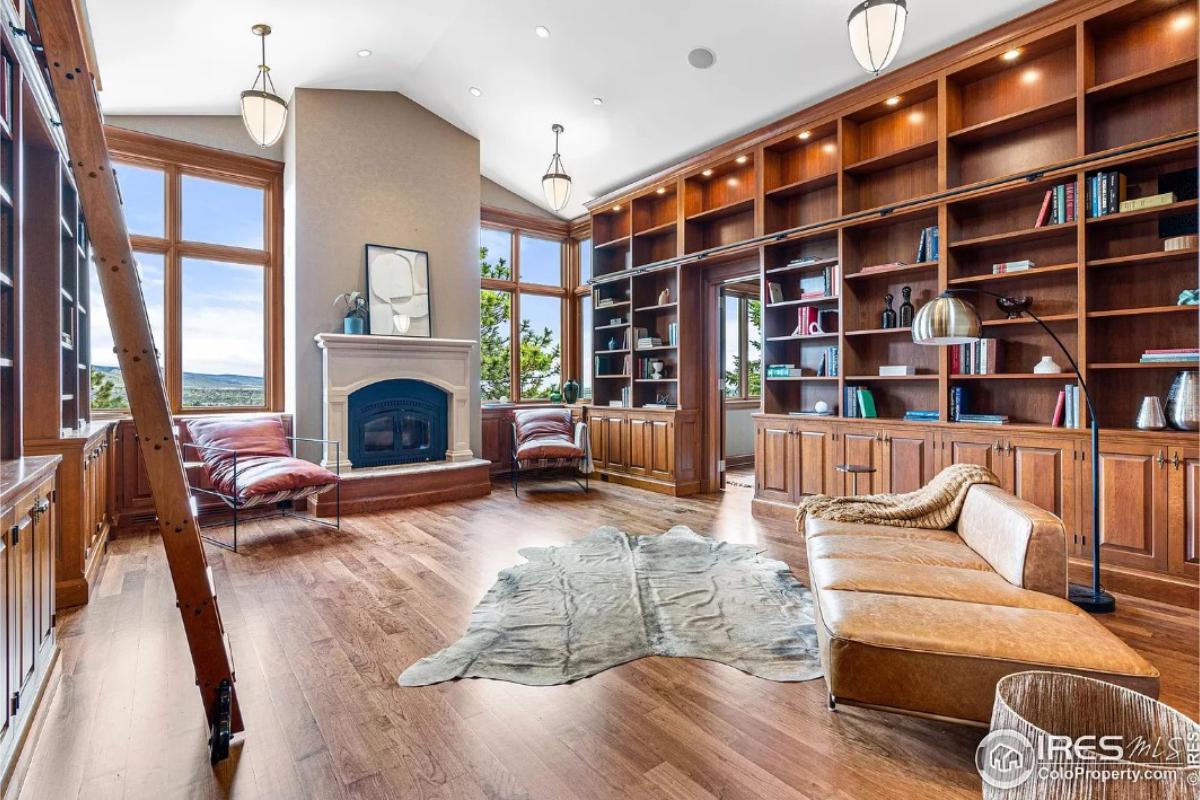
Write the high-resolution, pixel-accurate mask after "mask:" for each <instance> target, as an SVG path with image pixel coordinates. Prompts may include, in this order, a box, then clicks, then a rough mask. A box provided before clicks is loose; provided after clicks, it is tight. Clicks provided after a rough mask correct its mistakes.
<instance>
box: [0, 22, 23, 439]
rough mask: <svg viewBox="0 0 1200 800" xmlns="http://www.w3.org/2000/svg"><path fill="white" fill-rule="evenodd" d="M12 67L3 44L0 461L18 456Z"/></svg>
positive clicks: (0, 63) (14, 75) (16, 100)
mask: <svg viewBox="0 0 1200 800" xmlns="http://www.w3.org/2000/svg"><path fill="white" fill-rule="evenodd" d="M16 70H17V66H16V58H15V56H14V55H13V54H12V53H11V52H10V51H9V50H8V48H7V44H5V45H4V46H3V47H2V48H0V458H3V459H9V458H16V457H18V456H20V455H21V415H20V414H21V412H20V407H21V397H20V390H19V387H20V375H19V373H18V370H19V368H20V348H21V329H20V325H19V316H20V314H19V312H20V295H19V293H18V292H19V289H18V284H19V282H20V278H19V276H18V275H17V240H16V233H17V208H18V206H17V199H18V192H17V190H16V187H17V185H18V183H17V179H16V174H17V173H16V170H17V143H16V140H15V138H14V131H16V130H17V129H18V126H19V119H18V106H19V93H18V91H17V72H16Z"/></svg>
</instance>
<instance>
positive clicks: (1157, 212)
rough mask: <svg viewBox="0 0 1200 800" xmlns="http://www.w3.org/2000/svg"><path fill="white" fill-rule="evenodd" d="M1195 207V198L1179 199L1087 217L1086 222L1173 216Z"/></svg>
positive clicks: (1115, 221) (1103, 223)
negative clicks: (1133, 209)
mask: <svg viewBox="0 0 1200 800" xmlns="http://www.w3.org/2000/svg"><path fill="white" fill-rule="evenodd" d="M1195 208H1196V201H1195V200H1181V201H1179V202H1178V203H1168V204H1167V205H1163V206H1154V207H1153V208H1139V209H1138V210H1137V211H1121V212H1118V213H1116V214H1105V215H1104V216H1102V217H1088V220H1087V224H1088V226H1089V227H1091V226H1094V225H1112V224H1115V223H1120V222H1133V221H1141V220H1145V219H1158V218H1159V217H1171V216H1175V215H1178V214H1180V213H1181V212H1184V211H1188V210H1193V209H1195Z"/></svg>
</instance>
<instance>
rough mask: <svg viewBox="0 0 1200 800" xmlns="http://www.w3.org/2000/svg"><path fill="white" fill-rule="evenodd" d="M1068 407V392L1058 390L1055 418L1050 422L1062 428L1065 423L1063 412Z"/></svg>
mask: <svg viewBox="0 0 1200 800" xmlns="http://www.w3.org/2000/svg"><path fill="white" fill-rule="evenodd" d="M1066 408H1067V393H1066V392H1064V391H1063V390H1061V389H1060V390H1059V392H1058V400H1057V401H1056V402H1055V403H1054V419H1053V420H1051V421H1050V424H1051V425H1053V426H1054V427H1056V428H1061V427H1062V424H1063V412H1064V411H1066Z"/></svg>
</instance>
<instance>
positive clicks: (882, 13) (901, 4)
mask: <svg viewBox="0 0 1200 800" xmlns="http://www.w3.org/2000/svg"><path fill="white" fill-rule="evenodd" d="M907 19H908V3H907V2H905V0H863V2H861V3H859V4H858V5H856V6H854V8H853V9H851V10H850V19H849V20H847V21H846V25H847V27H848V28H849V29H850V49H851V50H853V51H854V57H855V58H857V59H858V63H859V64H861V65H862V68H863V69H865V70H866V71H867V72H870V73H873V74H875V75H878V74H879V73H880V72H882V71H883V70H885V69H887V66H888V64H891V63H892V59H894V58H895V57H896V53H897V52H899V50H900V41H901V40H902V39H903V38H904V23H905V21H906V20H907Z"/></svg>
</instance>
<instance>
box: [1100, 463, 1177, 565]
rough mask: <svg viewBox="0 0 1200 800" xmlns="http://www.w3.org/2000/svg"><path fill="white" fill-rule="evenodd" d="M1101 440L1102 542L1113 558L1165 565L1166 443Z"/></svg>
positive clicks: (1117, 561)
mask: <svg viewBox="0 0 1200 800" xmlns="http://www.w3.org/2000/svg"><path fill="white" fill-rule="evenodd" d="M1117 448H1119V449H1114V446H1113V445H1104V444H1102V450H1101V454H1100V542H1101V547H1102V550H1103V559H1104V560H1105V561H1107V562H1108V563H1110V564H1118V565H1125V566H1132V567H1137V568H1142V569H1163V568H1165V567H1166V566H1167V463H1168V462H1167V460H1166V452H1165V450H1164V448H1161V447H1155V446H1153V445H1151V446H1142V447H1137V446H1129V445H1118V446H1117Z"/></svg>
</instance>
